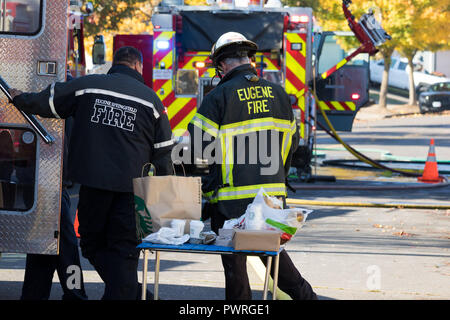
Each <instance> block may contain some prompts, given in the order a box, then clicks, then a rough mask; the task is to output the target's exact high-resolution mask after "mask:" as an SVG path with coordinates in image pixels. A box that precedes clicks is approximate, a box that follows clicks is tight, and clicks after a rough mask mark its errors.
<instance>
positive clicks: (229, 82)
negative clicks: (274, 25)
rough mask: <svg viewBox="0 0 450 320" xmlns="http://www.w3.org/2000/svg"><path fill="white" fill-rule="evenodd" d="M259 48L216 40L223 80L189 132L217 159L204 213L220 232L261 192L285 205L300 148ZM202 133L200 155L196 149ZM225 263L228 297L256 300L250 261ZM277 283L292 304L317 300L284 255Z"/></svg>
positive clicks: (206, 182) (232, 37) (226, 259)
mask: <svg viewBox="0 0 450 320" xmlns="http://www.w3.org/2000/svg"><path fill="white" fill-rule="evenodd" d="M257 49H258V46H257V45H256V43H254V42H253V41H250V40H248V39H246V38H245V37H244V36H243V35H242V34H240V33H237V32H227V33H225V34H223V35H222V36H221V37H220V38H219V39H218V40H217V42H216V43H215V44H214V45H213V47H212V50H211V56H210V57H211V60H212V62H213V64H214V66H215V67H216V70H217V72H218V73H219V76H220V78H221V81H220V82H219V84H218V85H217V87H216V88H214V90H212V91H211V92H210V93H209V94H208V95H206V96H205V98H204V100H203V102H202V104H201V106H200V108H199V110H198V112H197V114H196V115H195V116H194V117H193V119H192V120H191V122H190V124H189V127H188V129H189V133H190V134H191V141H193V145H192V148H193V151H194V155H195V157H194V159H195V158H199V157H200V158H202V156H203V158H204V157H205V156H207V155H208V154H211V155H212V156H213V157H214V158H212V157H211V158H210V159H208V163H209V164H210V165H209V174H208V175H207V176H205V177H203V181H202V182H203V184H202V188H203V193H204V196H205V198H206V199H207V200H208V205H207V206H205V208H204V212H206V211H208V212H209V214H210V217H211V228H212V230H213V231H215V232H216V233H217V232H218V229H219V228H221V227H222V226H223V224H224V222H225V221H226V220H229V219H232V218H237V217H239V216H241V215H242V214H244V213H245V211H246V209H247V207H248V205H249V204H250V203H252V201H253V199H254V198H255V196H256V194H257V193H258V192H259V190H260V189H261V188H264V190H265V191H266V193H267V194H269V195H271V196H276V197H281V198H282V199H283V200H284V199H285V197H286V185H285V181H286V177H287V174H288V172H289V168H290V162H291V158H292V154H293V152H294V151H295V149H296V148H297V145H298V143H299V133H298V129H297V125H296V121H295V119H294V115H293V112H292V107H291V103H290V99H289V96H288V95H287V93H286V92H285V91H284V89H283V88H282V87H281V86H279V85H277V84H275V83H272V82H269V81H267V80H265V79H262V78H260V77H259V76H258V75H257V72H256V70H255V69H254V68H253V67H252V66H251V58H252V56H253V55H254V54H255V53H256V51H257ZM198 135H201V136H202V139H201V141H202V147H201V148H198V149H201V150H196V147H197V146H196V141H199V139H198ZM212 143H214V144H212ZM212 146H214V147H212ZM211 149H214V152H211ZM269 154H270V156H269V157H270V159H268V158H269V157H267V156H268V155H269ZM267 160H269V161H267ZM205 216H206V215H205ZM263 262H265V260H263ZM222 264H223V267H224V271H225V296H226V299H227V300H235V299H251V298H252V292H251V290H250V285H249V281H248V276H247V269H246V256H244V255H223V256H222ZM272 270H274V268H272ZM278 283H279V287H280V289H281V290H283V291H284V292H286V293H287V294H289V295H290V296H291V297H292V298H293V299H317V296H316V294H315V293H314V292H313V290H312V288H311V285H310V284H309V283H308V282H307V281H306V280H305V279H303V277H302V276H301V275H300V273H299V272H298V270H297V269H296V267H295V265H294V263H293V262H292V261H291V259H290V258H289V256H288V254H287V253H286V251H285V250H282V251H281V253H280V260H279V282H278Z"/></svg>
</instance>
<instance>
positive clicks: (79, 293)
mask: <svg viewBox="0 0 450 320" xmlns="http://www.w3.org/2000/svg"><path fill="white" fill-rule="evenodd" d="M59 245H60V249H59V255H41V254H28V255H27V260H26V269H25V278H24V282H23V287H22V296H21V299H22V300H48V298H49V296H50V291H51V288H52V279H53V274H54V273H55V270H56V271H57V272H58V277H59V281H60V283H61V287H62V289H63V292H64V294H63V296H62V299H63V300H86V299H87V296H86V293H85V290H84V283H83V273H82V270H81V265H80V255H79V252H78V240H77V237H76V235H75V230H74V228H73V219H72V217H71V216H70V197H69V194H68V193H67V190H66V189H63V192H62V198H61V233H60V242H59ZM74 277H79V278H78V279H75V278H74ZM68 285H69V287H68Z"/></svg>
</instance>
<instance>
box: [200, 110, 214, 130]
mask: <svg viewBox="0 0 450 320" xmlns="http://www.w3.org/2000/svg"><path fill="white" fill-rule="evenodd" d="M195 116H196V117H197V118H199V119H200V120H202V121H205V122H206V123H207V124H209V125H210V126H211V127H213V128H216V129H217V130H219V125H218V124H217V123H215V122H214V121H212V120H210V119H208V118H206V117H205V116H204V115H202V114H200V113H197V114H196V115H195Z"/></svg>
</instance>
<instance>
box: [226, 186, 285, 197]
mask: <svg viewBox="0 0 450 320" xmlns="http://www.w3.org/2000/svg"><path fill="white" fill-rule="evenodd" d="M261 188H264V191H265V192H266V194H268V195H271V196H286V185H285V184H284V183H268V184H258V185H250V186H241V187H225V188H222V189H219V192H218V200H237V199H248V198H254V197H255V196H256V195H257V194H258V192H259V190H260V189H261Z"/></svg>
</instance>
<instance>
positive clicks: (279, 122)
mask: <svg viewBox="0 0 450 320" xmlns="http://www.w3.org/2000/svg"><path fill="white" fill-rule="evenodd" d="M295 129H296V123H295V120H293V121H289V120H284V119H276V118H272V117H267V118H261V119H252V120H246V121H240V122H235V123H231V124H227V125H222V126H220V130H219V134H220V135H222V136H228V135H237V134H244V133H248V132H252V131H260V130H278V131H288V132H292V131H294V132H295Z"/></svg>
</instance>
